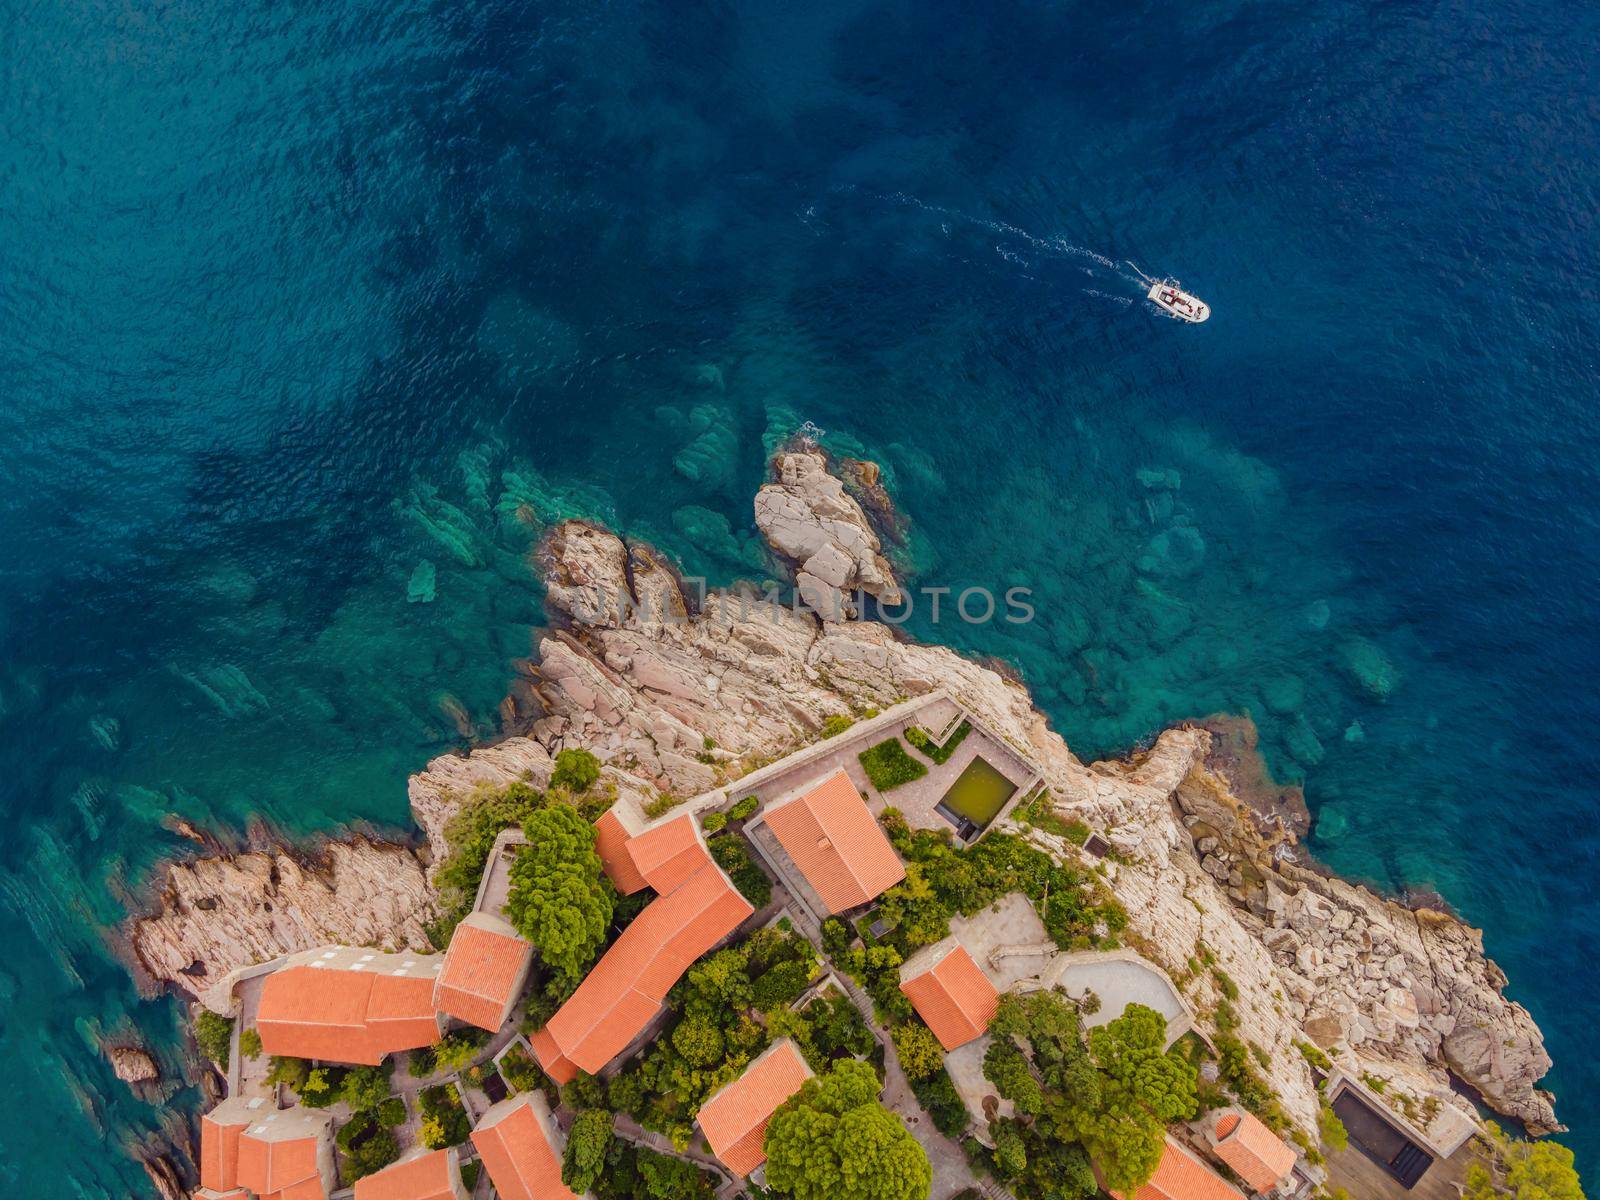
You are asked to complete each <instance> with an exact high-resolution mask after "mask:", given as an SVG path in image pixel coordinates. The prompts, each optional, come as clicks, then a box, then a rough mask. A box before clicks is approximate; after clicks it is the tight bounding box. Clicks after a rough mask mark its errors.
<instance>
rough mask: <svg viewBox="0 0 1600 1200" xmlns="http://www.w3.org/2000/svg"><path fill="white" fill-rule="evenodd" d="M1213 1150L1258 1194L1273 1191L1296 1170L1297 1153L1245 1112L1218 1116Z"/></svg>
mask: <svg viewBox="0 0 1600 1200" xmlns="http://www.w3.org/2000/svg"><path fill="white" fill-rule="evenodd" d="M1211 1148H1212V1149H1213V1150H1215V1151H1216V1153H1217V1157H1218V1158H1220V1159H1221V1160H1222V1161H1223V1162H1225V1163H1227V1164H1228V1166H1229V1167H1231V1168H1232V1169H1233V1173H1234V1174H1235V1175H1237V1176H1238V1177H1239V1178H1240V1179H1242V1180H1244V1181H1245V1183H1246V1184H1248V1185H1249V1186H1250V1187H1251V1188H1252V1189H1254V1190H1255V1191H1257V1192H1270V1191H1271V1190H1272V1189H1273V1188H1275V1187H1277V1186H1278V1185H1279V1184H1280V1183H1282V1182H1283V1181H1284V1179H1286V1178H1287V1177H1288V1175H1289V1172H1290V1171H1293V1170H1294V1164H1295V1160H1296V1157H1297V1156H1296V1155H1295V1152H1294V1150H1293V1149H1292V1148H1291V1147H1290V1146H1289V1145H1288V1144H1287V1143H1286V1142H1284V1140H1283V1139H1282V1138H1280V1137H1279V1136H1278V1135H1277V1134H1275V1133H1273V1132H1272V1130H1270V1129H1268V1128H1267V1127H1266V1126H1265V1125H1263V1124H1262V1123H1261V1122H1260V1121H1259V1120H1257V1119H1256V1117H1255V1116H1254V1115H1253V1114H1251V1113H1247V1112H1245V1111H1244V1110H1243V1109H1237V1108H1231V1109H1227V1110H1225V1111H1223V1112H1221V1113H1219V1114H1218V1115H1217V1120H1216V1124H1215V1125H1213V1126H1212V1133H1211Z"/></svg>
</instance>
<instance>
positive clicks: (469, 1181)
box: [461, 1158, 483, 1196]
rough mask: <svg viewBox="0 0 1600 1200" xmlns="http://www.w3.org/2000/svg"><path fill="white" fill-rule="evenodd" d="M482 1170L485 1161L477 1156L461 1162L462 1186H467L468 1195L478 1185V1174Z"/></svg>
mask: <svg viewBox="0 0 1600 1200" xmlns="http://www.w3.org/2000/svg"><path fill="white" fill-rule="evenodd" d="M482 1170H483V1163H482V1162H480V1161H479V1160H478V1159H476V1158H475V1159H473V1160H472V1161H471V1162H464V1163H462V1164H461V1186H462V1187H464V1188H466V1190H467V1195H469V1196H470V1195H471V1194H472V1190H473V1189H474V1188H476V1187H477V1186H478V1175H479V1173H480V1172H481V1171H482Z"/></svg>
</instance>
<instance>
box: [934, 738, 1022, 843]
mask: <svg viewBox="0 0 1600 1200" xmlns="http://www.w3.org/2000/svg"><path fill="white" fill-rule="evenodd" d="M1016 790H1017V785H1016V784H1014V783H1012V782H1011V780H1009V779H1007V778H1006V777H1005V776H1004V775H1002V774H1001V773H1000V772H999V771H998V770H996V769H995V768H994V767H993V766H991V765H990V764H989V763H988V762H987V761H985V760H984V759H981V758H975V759H973V760H972V761H971V762H970V763H968V764H967V769H966V770H965V771H962V772H961V774H960V775H958V776H957V777H956V781H955V782H954V783H952V784H951V785H950V790H949V791H948V792H946V793H945V794H944V799H942V800H940V801H939V805H938V807H939V809H940V811H941V812H942V811H943V810H946V809H948V810H949V812H952V813H955V814H956V816H957V817H959V818H961V820H962V821H965V822H967V823H970V824H971V826H972V827H973V832H974V833H976V832H977V831H979V830H982V829H983V828H984V827H985V826H986V825H988V824H989V822H990V821H992V820H994V819H995V817H996V815H998V814H999V812H1000V810H1001V809H1002V808H1004V807H1005V806H1006V801H1007V800H1009V799H1011V797H1012V795H1013V794H1015V792H1016ZM947 819H948V816H947ZM957 828H958V829H960V828H961V824H960V822H957ZM961 836H962V837H963V838H965V839H968V840H970V837H971V835H970V834H969V833H967V832H966V831H965V830H964V829H963V830H962V834H961Z"/></svg>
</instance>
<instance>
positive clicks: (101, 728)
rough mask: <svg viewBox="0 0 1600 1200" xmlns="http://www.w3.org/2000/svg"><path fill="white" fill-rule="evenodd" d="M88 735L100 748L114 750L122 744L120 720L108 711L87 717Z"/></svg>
mask: <svg viewBox="0 0 1600 1200" xmlns="http://www.w3.org/2000/svg"><path fill="white" fill-rule="evenodd" d="M89 736H90V737H91V738H93V739H94V741H95V744H96V745H98V746H99V747H100V748H101V749H102V750H113V751H114V750H116V749H117V748H118V747H119V746H121V745H122V722H121V721H119V720H117V718H115V717H113V716H112V715H111V714H110V713H99V714H97V715H95V716H93V717H90V718H89Z"/></svg>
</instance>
